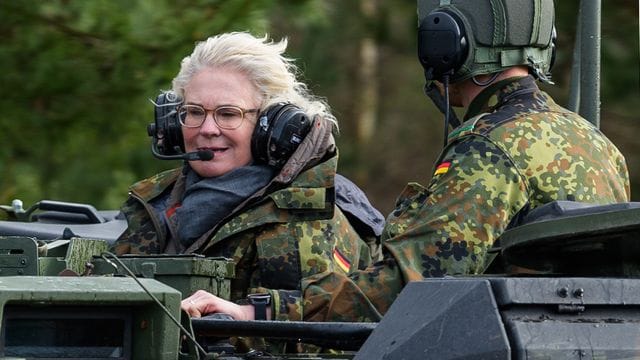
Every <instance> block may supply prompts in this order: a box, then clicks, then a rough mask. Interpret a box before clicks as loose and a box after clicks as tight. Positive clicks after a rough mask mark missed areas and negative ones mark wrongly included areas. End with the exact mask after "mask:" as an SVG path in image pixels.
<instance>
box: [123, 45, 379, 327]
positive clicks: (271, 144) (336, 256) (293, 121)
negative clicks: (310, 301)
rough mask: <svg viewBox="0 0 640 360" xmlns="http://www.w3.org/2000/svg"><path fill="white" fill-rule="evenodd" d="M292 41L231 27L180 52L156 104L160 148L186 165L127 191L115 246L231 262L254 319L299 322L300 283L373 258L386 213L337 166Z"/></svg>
mask: <svg viewBox="0 0 640 360" xmlns="http://www.w3.org/2000/svg"><path fill="white" fill-rule="evenodd" d="M286 45H287V43H286V40H283V41H281V42H272V41H269V40H268V39H267V38H266V37H265V38H256V37H254V36H253V35H251V34H248V33H228V34H221V35H217V36H214V37H210V38H208V39H207V40H206V41H203V42H200V43H198V44H197V45H196V47H195V49H194V51H193V53H192V54H191V55H190V56H187V57H186V58H184V59H183V61H182V66H181V69H180V72H179V73H178V75H177V76H176V77H175V79H174V80H173V93H167V94H165V95H166V96H167V97H168V98H171V99H173V100H176V101H175V103H174V104H171V103H164V104H159V105H158V106H172V108H171V110H172V111H173V110H175V112H173V113H170V112H168V114H169V115H167V116H166V117H162V118H161V119H156V123H155V126H156V127H155V128H151V129H152V132H153V131H159V130H158V129H159V128H162V130H161V132H162V137H160V136H157V137H156V140H162V141H164V142H169V143H162V144H161V145H162V146H160V144H156V145H158V146H156V147H155V148H154V152H155V153H156V156H158V157H161V158H176V156H177V157H179V158H183V159H185V160H187V161H185V164H184V165H183V166H182V167H180V168H177V169H174V170H169V171H166V172H163V173H161V174H158V175H156V176H154V177H152V178H149V179H146V180H142V181H140V182H138V183H136V184H134V185H133V186H132V187H131V188H130V196H129V199H128V200H127V201H126V203H125V204H124V206H123V209H122V210H123V212H124V214H125V215H126V217H127V221H128V229H127V230H126V231H125V233H124V234H123V235H122V236H121V237H120V239H118V241H117V242H116V244H115V246H114V248H115V252H116V253H117V254H127V253H132V254H159V253H173V254H175V253H186V254H190V253H197V254H204V255H206V256H223V257H226V258H230V259H233V260H234V261H235V263H236V276H235V278H234V280H233V281H232V283H231V300H233V301H245V302H248V303H250V304H253V305H248V306H244V307H241V309H245V310H250V312H251V317H256V318H260V317H263V318H264V317H265V316H266V312H267V311H268V312H270V314H269V315H270V316H271V317H272V318H276V319H301V317H302V314H301V313H299V312H298V311H299V310H300V309H302V306H301V303H300V302H301V301H302V297H301V295H302V293H301V279H303V278H305V277H308V276H311V275H313V274H316V273H320V272H333V271H336V272H344V273H345V274H346V273H348V272H349V271H351V270H353V269H356V268H358V267H360V268H364V267H366V266H367V265H369V264H370V263H371V262H372V261H371V260H372V255H371V253H370V248H369V246H368V245H367V244H366V243H365V241H363V239H364V238H366V239H369V240H371V241H373V242H374V243H375V241H374V240H375V238H376V234H377V235H379V233H380V231H381V230H382V224H383V221H384V219H383V218H382V216H381V215H380V214H379V212H378V211H377V210H375V209H374V208H373V207H372V206H371V205H370V204H369V202H368V200H367V199H366V197H365V196H364V194H362V192H361V191H360V190H359V189H358V188H357V187H356V186H355V185H354V184H353V183H351V182H349V181H348V180H347V179H345V178H344V177H341V176H339V175H337V174H336V167H337V161H338V154H337V149H336V146H335V141H334V137H333V131H334V130H336V129H337V121H336V119H335V117H334V116H333V115H332V114H331V112H330V110H329V108H328V106H327V105H326V103H325V102H324V101H321V100H319V99H317V98H315V97H314V96H313V95H312V94H310V93H309V91H308V90H307V87H306V86H305V84H303V83H301V82H300V81H298V80H297V79H296V76H295V74H296V72H297V69H296V67H295V65H294V64H293V62H292V60H290V59H288V58H286V57H284V56H283V53H284V51H285V48H286ZM173 94H175V96H174V95H173ZM170 95H171V96H170ZM176 105H177V107H176ZM172 114H174V115H173V116H175V118H174V119H173V120H172V121H173V123H171V122H169V123H167V124H165V123H164V122H159V121H158V120H163V121H164V120H166V119H171V116H172ZM170 141H175V142H176V143H175V144H171V143H170ZM175 149H179V150H176V151H178V152H181V153H182V154H179V155H175V154H174V155H171V156H170V155H167V153H168V152H169V151H173V150H175ZM376 228H378V229H376ZM373 245H375V244H373ZM245 298H246V300H245ZM272 307H273V309H274V311H273V312H271V309H272ZM254 309H255V311H254Z"/></svg>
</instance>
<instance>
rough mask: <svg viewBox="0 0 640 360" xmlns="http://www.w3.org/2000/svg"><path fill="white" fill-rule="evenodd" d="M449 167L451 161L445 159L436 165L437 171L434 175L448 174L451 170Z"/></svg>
mask: <svg viewBox="0 0 640 360" xmlns="http://www.w3.org/2000/svg"><path fill="white" fill-rule="evenodd" d="M449 167H451V161H445V162H443V163H441V164H440V165H438V167H436V172H435V173H434V174H433V176H436V175H441V174H446V173H447V171H449Z"/></svg>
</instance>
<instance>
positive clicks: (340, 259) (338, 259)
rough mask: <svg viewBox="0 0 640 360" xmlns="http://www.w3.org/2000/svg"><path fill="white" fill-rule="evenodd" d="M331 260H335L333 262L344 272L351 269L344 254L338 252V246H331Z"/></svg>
mask: <svg viewBox="0 0 640 360" xmlns="http://www.w3.org/2000/svg"><path fill="white" fill-rule="evenodd" d="M333 261H335V263H336V264H338V267H340V269H342V271H344V272H346V273H348V272H349V269H351V263H350V262H349V260H348V259H347V258H346V257H345V256H344V255H342V253H340V250H338V248H333Z"/></svg>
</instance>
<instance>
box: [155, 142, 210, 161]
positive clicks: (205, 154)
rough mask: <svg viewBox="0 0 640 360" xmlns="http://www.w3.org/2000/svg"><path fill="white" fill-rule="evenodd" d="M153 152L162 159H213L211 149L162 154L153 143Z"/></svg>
mask: <svg viewBox="0 0 640 360" xmlns="http://www.w3.org/2000/svg"><path fill="white" fill-rule="evenodd" d="M151 153H153V156H155V157H157V158H158V159H160V160H186V161H194V160H201V161H209V160H211V159H213V151H211V150H198V151H192V152H188V153H184V154H176V155H162V154H160V153H159V152H158V150H157V149H156V147H155V146H153V144H152V145H151Z"/></svg>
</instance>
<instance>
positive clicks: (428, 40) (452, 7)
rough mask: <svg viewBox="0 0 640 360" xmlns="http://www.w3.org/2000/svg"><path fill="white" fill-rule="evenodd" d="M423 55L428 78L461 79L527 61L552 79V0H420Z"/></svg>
mask: <svg viewBox="0 0 640 360" xmlns="http://www.w3.org/2000/svg"><path fill="white" fill-rule="evenodd" d="M418 26H419V29H418V56H419V58H420V63H421V64H422V66H423V67H424V69H425V77H426V79H427V80H442V78H443V76H444V75H449V80H450V81H451V82H452V83H453V82H458V81H462V80H466V79H468V78H471V77H473V76H476V75H482V74H491V73H496V72H499V71H501V70H504V69H507V68H510V67H513V66H517V65H526V66H528V67H529V69H530V72H531V73H532V74H533V75H534V76H536V77H537V78H539V79H541V80H542V81H545V82H550V69H551V65H552V64H553V60H554V56H555V54H554V52H555V44H554V41H555V28H554V6H553V0H418Z"/></svg>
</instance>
